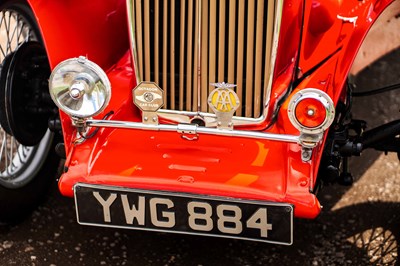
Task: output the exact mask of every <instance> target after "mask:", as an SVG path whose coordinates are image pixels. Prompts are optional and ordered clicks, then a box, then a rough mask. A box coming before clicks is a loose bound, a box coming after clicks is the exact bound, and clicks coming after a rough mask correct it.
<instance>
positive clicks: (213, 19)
mask: <svg viewBox="0 0 400 266" xmlns="http://www.w3.org/2000/svg"><path fill="white" fill-rule="evenodd" d="M209 45H210V52H209V60H208V62H209V63H210V68H209V73H208V78H209V81H210V83H211V82H216V75H215V73H216V64H215V63H213V62H217V1H211V2H210V41H209ZM206 85H207V86H208V90H209V91H210V90H212V89H213V87H212V86H211V85H210V84H206Z"/></svg>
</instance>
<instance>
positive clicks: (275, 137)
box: [85, 119, 300, 144]
mask: <svg viewBox="0 0 400 266" xmlns="http://www.w3.org/2000/svg"><path fill="white" fill-rule="evenodd" d="M85 122H86V126H88V127H101V128H105V127H107V128H121V129H138V130H153V131H169V132H178V133H180V134H183V136H186V137H185V138H186V139H193V138H191V137H190V136H197V134H206V135H217V136H228V137H242V138H253V139H263V140H272V141H281V142H289V143H298V144H300V136H294V135H284V134H272V133H263V132H256V131H248V130H227V129H216V128H207V127H199V126H198V125H196V124H178V125H152V124H143V123H137V122H126V121H111V120H93V119H89V120H86V121H85Z"/></svg>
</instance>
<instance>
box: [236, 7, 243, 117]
mask: <svg viewBox="0 0 400 266" xmlns="http://www.w3.org/2000/svg"><path fill="white" fill-rule="evenodd" d="M244 7H245V1H244V0H239V6H238V13H239V15H238V22H237V25H238V43H237V45H238V46H237V62H236V66H237V72H236V76H237V78H236V83H235V84H236V85H237V90H236V93H237V95H238V96H239V100H240V102H241V103H242V107H243V97H242V95H243V68H244V64H243V63H244V28H245V27H244V25H245V23H244V18H245V13H244ZM242 110H243V108H239V109H238V110H237V111H236V115H237V116H242V115H243V113H244V112H243V111H242Z"/></svg>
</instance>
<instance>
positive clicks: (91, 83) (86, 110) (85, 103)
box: [49, 56, 111, 118]
mask: <svg viewBox="0 0 400 266" xmlns="http://www.w3.org/2000/svg"><path fill="white" fill-rule="evenodd" d="M49 90H50V95H51V98H52V99H53V101H54V103H55V104H56V105H57V106H58V107H59V108H60V109H61V110H62V111H64V112H65V113H66V114H68V115H69V116H71V117H74V118H89V117H93V116H95V115H97V114H99V113H101V112H102V111H103V110H104V109H105V108H106V107H107V105H108V103H109V101H110V98H111V84H110V81H109V80H108V78H107V75H106V73H105V72H104V71H103V70H102V69H101V68H100V67H99V66H98V65H97V64H95V63H93V62H92V61H89V60H88V59H86V58H85V57H82V56H81V57H79V58H71V59H68V60H65V61H63V62H61V63H60V64H58V65H57V66H56V67H55V68H54V70H53V72H52V73H51V76H50V79H49Z"/></svg>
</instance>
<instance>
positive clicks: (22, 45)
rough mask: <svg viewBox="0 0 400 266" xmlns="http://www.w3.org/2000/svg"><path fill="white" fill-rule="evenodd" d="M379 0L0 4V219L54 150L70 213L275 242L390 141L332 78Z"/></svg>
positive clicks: (13, 213) (47, 177) (14, 210)
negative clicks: (359, 116) (353, 163)
mask: <svg viewBox="0 0 400 266" xmlns="http://www.w3.org/2000/svg"><path fill="white" fill-rule="evenodd" d="M392 2H393V1H391V0H346V1H344V0H296V1H295V0H247V1H244V0H221V1H213V0H188V1H187V0H176V1H174V0H164V1H160V0H150V1H143V0H107V1H95V0H86V1H75V0H71V1H51V0H40V1H39V0H5V1H4V0H3V1H0V3H1V4H0V12H1V18H0V30H1V31H0V33H1V35H0V61H1V73H0V124H1V128H2V130H1V148H0V160H1V165H0V167H1V169H0V172H1V174H0V221H2V222H3V223H12V222H16V221H18V220H20V219H22V218H23V217H25V216H26V214H27V213H29V211H30V210H32V209H33V208H34V207H35V206H37V204H39V202H40V200H41V199H42V198H43V196H44V195H45V194H46V190H47V189H48V187H49V185H50V184H51V183H52V182H54V180H55V179H56V173H57V168H59V165H60V164H59V162H60V157H62V159H63V160H61V162H62V164H61V165H62V167H61V168H62V169H61V170H60V171H61V172H62V173H61V177H60V178H59V180H58V185H59V190H60V191H61V193H62V194H63V195H64V196H67V197H74V198H75V205H76V206H75V208H76V214H77V220H78V222H79V223H81V224H84V225H95V226H105V227H117V228H126V229H139V230H150V231H165V232H172V233H182V234H198V235H207V236H218V237H225V238H239V239H247V240H254V241H264V242H270V243H279V244H287V245H289V244H291V243H292V242H293V219H294V217H300V218H310V219H312V218H315V217H316V216H317V215H318V214H319V213H320V211H321V205H320V203H319V201H318V198H317V192H318V191H319V188H320V187H321V185H322V184H329V183H340V184H346V185H350V184H351V183H352V176H351V174H350V172H349V169H348V158H349V157H351V156H354V155H360V154H361V153H362V151H363V150H365V149H367V148H374V149H377V150H382V151H386V152H399V150H400V149H399V139H398V138H397V135H398V134H399V133H400V122H399V121H393V122H390V123H387V124H382V125H381V126H379V127H378V128H373V129H369V130H366V122H365V121H360V120H352V118H351V115H350V114H351V104H352V96H354V94H355V92H353V89H352V88H353V87H352V85H351V84H350V83H349V82H348V75H349V70H350V68H351V66H352V64H353V61H354V58H355V56H356V54H357V51H358V49H359V47H360V46H361V44H362V43H363V40H364V38H365V36H366V35H367V33H368V31H369V29H370V28H371V26H372V25H373V24H374V22H375V21H376V20H377V18H378V17H379V15H380V14H381V13H382V12H383V11H384V10H385V9H387V8H389V7H390V6H391V4H392ZM397 87H398V86H394V87H391V89H393V88H397ZM384 89H386V90H387V89H388V88H384ZM380 91H381V90H379V89H378V90H374V91H373V92H370V94H372V93H374V92H380ZM57 155H59V156H57ZM72 207H73V206H71V208H72Z"/></svg>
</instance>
